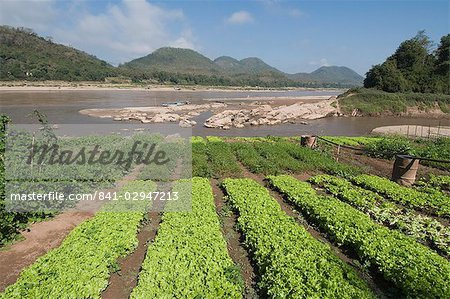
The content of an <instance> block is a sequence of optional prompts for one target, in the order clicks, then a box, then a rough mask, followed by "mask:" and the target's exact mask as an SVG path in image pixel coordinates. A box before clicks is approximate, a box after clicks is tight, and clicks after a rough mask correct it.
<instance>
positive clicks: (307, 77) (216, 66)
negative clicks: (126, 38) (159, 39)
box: [122, 48, 363, 86]
mask: <svg viewBox="0 0 450 299" xmlns="http://www.w3.org/2000/svg"><path fill="white" fill-rule="evenodd" d="M122 67H124V68H131V69H140V70H152V71H167V72H178V73H185V74H188V73H193V74H204V75H219V76H224V77H234V78H244V79H249V78H255V77H258V78H259V79H262V80H263V81H274V80H278V81H279V80H292V81H295V82H301V83H305V84H335V85H349V86H360V85H362V82H363V77H362V76H360V75H359V74H357V73H356V72H355V71H353V70H351V69H349V68H347V67H342V66H323V67H321V68H319V69H317V70H315V71H314V72H312V73H297V74H286V73H283V72H281V71H280V70H278V69H276V68H274V67H272V66H270V65H268V64H267V63H265V62H264V61H263V60H261V59H259V58H257V57H250V58H245V59H242V60H237V59H235V58H233V57H230V56H221V57H218V58H216V59H215V60H214V61H212V60H211V59H209V58H207V57H205V56H203V55H201V54H200V53H198V52H196V51H194V50H189V49H180V48H160V49H158V50H156V51H155V52H153V53H151V54H149V55H147V56H144V57H141V58H138V59H134V60H132V61H130V62H128V63H125V64H123V65H122Z"/></svg>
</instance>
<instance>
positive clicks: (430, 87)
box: [364, 31, 450, 94]
mask: <svg viewBox="0 0 450 299" xmlns="http://www.w3.org/2000/svg"><path fill="white" fill-rule="evenodd" d="M433 44H434V43H433V42H432V41H431V40H430V38H429V37H428V36H426V35H425V33H424V32H423V31H421V32H419V33H418V34H417V35H416V36H415V37H413V38H411V39H409V40H406V41H404V42H402V43H401V44H400V46H399V47H398V49H397V50H396V51H395V53H394V54H393V55H391V56H390V57H388V58H387V59H386V61H385V62H383V63H382V64H378V65H375V66H373V67H372V69H371V70H370V71H369V72H368V73H367V75H366V79H365V80H364V87H367V88H376V89H380V90H384V91H387V92H420V93H445V94H450V34H447V35H445V36H443V37H442V38H441V40H440V43H439V44H438V45H437V47H436V48H435V47H434V46H433Z"/></svg>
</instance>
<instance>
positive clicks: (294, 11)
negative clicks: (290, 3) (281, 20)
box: [287, 8, 305, 18]
mask: <svg viewBox="0 0 450 299" xmlns="http://www.w3.org/2000/svg"><path fill="white" fill-rule="evenodd" d="M287 13H288V15H290V16H291V17H294V18H300V17H303V16H305V13H304V12H303V11H301V10H300V9H297V8H293V9H289V10H287Z"/></svg>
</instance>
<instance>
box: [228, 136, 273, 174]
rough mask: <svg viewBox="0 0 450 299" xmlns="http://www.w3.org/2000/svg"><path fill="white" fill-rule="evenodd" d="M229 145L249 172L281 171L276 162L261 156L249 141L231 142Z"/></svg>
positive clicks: (271, 172)
mask: <svg viewBox="0 0 450 299" xmlns="http://www.w3.org/2000/svg"><path fill="white" fill-rule="evenodd" d="M230 146H231V148H232V149H233V151H234V153H235V155H236V157H237V158H238V159H239V161H240V162H241V163H242V164H243V165H244V166H245V167H246V168H247V169H248V170H250V171H251V172H253V173H263V174H274V173H280V172H281V169H279V168H278V167H277V165H276V164H273V163H270V162H268V161H267V160H266V159H264V158H263V157H261V156H260V155H259V153H258V152H257V151H256V149H255V148H254V147H253V144H252V143H251V142H231V143H230Z"/></svg>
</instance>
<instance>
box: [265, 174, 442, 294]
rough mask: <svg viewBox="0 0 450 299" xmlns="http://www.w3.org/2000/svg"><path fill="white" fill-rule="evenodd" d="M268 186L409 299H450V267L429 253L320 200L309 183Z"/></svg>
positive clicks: (288, 180) (275, 180)
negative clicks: (277, 191)
mask: <svg viewBox="0 0 450 299" xmlns="http://www.w3.org/2000/svg"><path fill="white" fill-rule="evenodd" d="M269 182H270V184H271V185H272V186H273V187H274V188H276V189H277V190H279V192H281V193H282V194H284V195H285V196H286V198H287V199H288V200H289V201H290V202H292V203H293V204H294V205H295V206H296V207H297V208H298V209H299V210H300V211H301V212H302V214H303V215H305V217H306V218H307V220H308V221H309V222H310V223H313V224H314V225H316V226H317V227H318V228H319V229H320V230H321V231H322V232H324V233H326V234H327V236H328V237H329V238H330V239H331V240H332V241H333V242H335V243H336V244H338V245H340V246H344V247H346V248H350V249H352V250H353V251H354V252H355V253H356V254H357V256H358V258H359V260H360V261H361V263H362V264H367V265H370V266H372V267H374V268H375V269H376V270H377V271H379V272H380V273H381V274H382V275H383V277H384V279H386V280H387V281H390V282H391V283H393V284H394V285H395V286H396V287H397V288H398V289H399V290H400V291H401V292H402V293H403V295H404V296H407V297H414V298H448V297H449V296H450V284H449V282H450V263H449V261H448V260H447V259H445V258H444V257H441V256H440V255H438V254H437V253H435V252H434V251H432V250H431V249H430V248H428V247H426V246H424V245H422V244H420V243H418V242H416V241H415V240H414V239H413V238H410V237H408V236H405V235H404V234H402V233H401V232H399V231H396V230H390V229H388V228H386V227H384V226H382V225H380V224H378V223H376V222H375V221H373V220H372V219H371V218H370V217H369V216H368V215H366V214H364V213H363V212H361V211H358V210H357V209H354V208H352V207H351V206H349V205H348V204H347V203H344V202H342V201H340V200H339V199H336V198H334V197H330V196H321V195H317V193H316V192H315V190H314V189H313V188H312V187H311V185H310V184H309V183H306V182H301V181H298V180H296V179H295V178H293V177H290V176H284V175H282V176H271V177H269Z"/></svg>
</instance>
